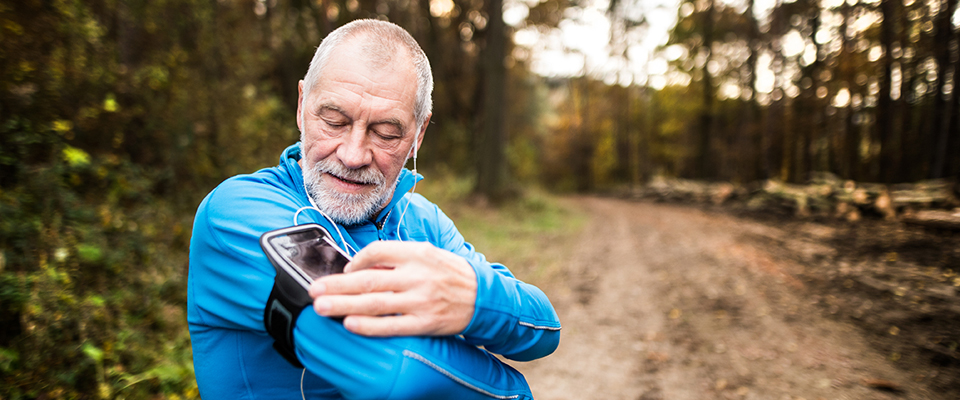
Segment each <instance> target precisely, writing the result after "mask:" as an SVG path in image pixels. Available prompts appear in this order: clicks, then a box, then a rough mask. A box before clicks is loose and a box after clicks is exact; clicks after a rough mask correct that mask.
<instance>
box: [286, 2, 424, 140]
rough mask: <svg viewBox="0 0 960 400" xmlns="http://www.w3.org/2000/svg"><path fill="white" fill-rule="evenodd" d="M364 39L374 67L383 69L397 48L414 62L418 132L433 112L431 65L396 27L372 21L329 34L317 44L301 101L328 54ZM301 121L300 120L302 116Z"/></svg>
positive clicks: (416, 45) (355, 24) (391, 24)
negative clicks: (356, 40)
mask: <svg viewBox="0 0 960 400" xmlns="http://www.w3.org/2000/svg"><path fill="white" fill-rule="evenodd" d="M362 34H363V35H364V36H365V38H364V41H363V42H362V46H363V49H364V52H365V53H366V54H367V55H368V56H369V57H370V60H371V61H372V62H373V63H374V65H375V66H376V67H381V66H383V65H386V63H388V62H389V61H390V60H391V57H392V56H393V55H394V54H396V51H397V47H398V46H400V47H402V48H405V49H406V50H407V53H408V54H410V58H412V59H413V67H414V70H415V72H416V74H417V98H416V104H414V107H413V116H414V119H415V120H416V122H417V131H419V130H420V128H422V127H423V123H424V122H426V120H427V116H429V115H430V112H431V111H432V110H433V99H432V97H431V95H432V93H433V72H432V71H431V70H430V61H429V60H427V55H426V54H425V53H424V52H423V49H421V48H420V45H419V44H417V41H416V40H414V39H413V36H410V33H408V32H407V31H406V30H404V29H403V28H401V27H399V26H397V25H396V24H393V23H390V22H386V21H380V20H375V19H358V20H355V21H352V22H350V23H348V24H346V25H344V26H341V27H339V28H337V29H335V30H334V31H333V32H330V34H329V35H327V37H326V38H324V39H323V41H322V42H320V46H319V47H317V52H316V53H314V55H313V60H312V61H310V68H309V69H308V70H307V75H306V76H305V77H304V78H303V97H304V98H307V96H308V94H309V93H310V90H312V89H313V86H314V85H316V83H317V80H319V79H320V71H321V70H323V68H324V67H325V66H326V65H327V62H329V61H330V54H331V53H333V49H335V48H336V47H337V46H338V45H340V44H341V43H343V42H344V41H345V40H346V39H349V38H352V37H356V36H360V35H362ZM301 117H302V116H301Z"/></svg>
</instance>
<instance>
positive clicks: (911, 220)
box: [903, 209, 960, 230]
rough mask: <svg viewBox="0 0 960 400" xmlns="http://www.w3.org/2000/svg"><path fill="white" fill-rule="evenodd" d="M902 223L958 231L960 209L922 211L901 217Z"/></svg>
mask: <svg viewBox="0 0 960 400" xmlns="http://www.w3.org/2000/svg"><path fill="white" fill-rule="evenodd" d="M903 222H904V223H907V224H911V225H920V226H925V227H928V228H938V229H949V230H960V209H956V210H953V211H941V210H923V211H917V212H915V213H911V214H907V215H904V216H903Z"/></svg>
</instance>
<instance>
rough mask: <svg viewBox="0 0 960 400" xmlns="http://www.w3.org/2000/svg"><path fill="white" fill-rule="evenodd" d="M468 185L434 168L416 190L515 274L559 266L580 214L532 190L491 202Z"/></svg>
mask: <svg viewBox="0 0 960 400" xmlns="http://www.w3.org/2000/svg"><path fill="white" fill-rule="evenodd" d="M472 186H473V182H472V181H471V180H470V179H467V178H463V177H459V176H455V175H453V174H449V173H442V172H440V173H431V174H429V179H425V180H424V181H423V182H421V183H420V184H419V185H417V192H418V193H421V194H423V195H424V196H426V197H427V198H428V199H430V200H431V201H433V202H434V203H436V204H437V205H439V206H440V208H441V209H442V210H443V211H444V212H445V213H446V214H447V215H448V216H450V218H451V219H453V221H454V223H455V224H456V225H457V228H458V229H459V230H460V233H461V234H463V236H464V237H465V238H466V240H467V241H468V242H470V243H472V244H473V245H474V246H475V247H476V249H477V251H479V252H481V253H483V254H484V255H486V256H487V259H488V260H490V261H493V262H499V263H502V264H504V265H506V266H507V267H508V268H510V270H511V271H513V273H514V274H515V275H516V276H517V277H518V278H520V279H522V280H525V281H530V282H531V283H536V282H538V281H543V280H545V279H548V278H549V277H550V276H551V275H552V273H553V272H555V271H558V270H559V266H560V265H561V263H562V262H563V261H564V259H565V255H566V254H567V252H566V251H565V250H566V249H568V248H570V246H569V244H570V243H571V242H572V241H573V239H574V238H575V237H576V235H577V233H578V232H579V231H580V228H581V227H582V226H583V222H584V221H585V219H586V218H585V214H584V213H582V212H580V211H579V210H577V209H575V208H573V207H571V206H570V205H569V204H568V202H566V201H564V199H563V198H560V197H556V196H553V195H551V194H548V193H546V192H544V191H542V190H539V189H536V188H531V189H525V190H524V192H523V193H522V194H521V195H520V196H519V197H517V198H515V199H513V200H510V201H507V202H505V203H504V204H500V205H498V206H492V205H489V204H487V203H486V202H484V201H481V200H478V198H477V197H475V196H472V195H471V193H470V189H471V188H472Z"/></svg>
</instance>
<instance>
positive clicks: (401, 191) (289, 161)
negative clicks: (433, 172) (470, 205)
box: [280, 142, 423, 224]
mask: <svg viewBox="0 0 960 400" xmlns="http://www.w3.org/2000/svg"><path fill="white" fill-rule="evenodd" d="M302 156H303V155H302V153H301V148H300V142H297V143H294V144H292V145H290V146H288V147H287V148H286V149H285V150H284V151H283V154H282V155H281V156H280V165H281V166H283V167H285V169H286V170H287V173H288V174H289V175H290V180H291V182H292V185H293V186H294V189H295V190H296V191H297V194H298V197H300V198H301V199H302V200H303V201H304V203H305V204H307V205H309V204H310V200H308V198H307V190H306V188H304V187H303V170H302V169H301V168H300V164H299V163H298V161H300V158H301V157H302ZM421 180H423V175H420V174H414V173H413V172H411V171H410V170H408V169H406V168H403V169H401V170H400V175H398V176H397V185H396V187H395V188H394V191H393V198H391V199H390V203H388V204H387V206H386V207H384V208H383V210H382V211H380V213H379V214H377V218H376V222H377V223H378V224H382V223H383V221H384V219H385V218H386V217H387V215H389V214H390V211H391V210H393V209H394V208H395V207H396V206H397V203H399V202H400V200H401V199H403V196H404V195H406V194H407V192H408V191H410V188H412V187H413V185H414V184H416V183H417V182H420V181H421Z"/></svg>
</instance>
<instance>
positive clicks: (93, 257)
mask: <svg viewBox="0 0 960 400" xmlns="http://www.w3.org/2000/svg"><path fill="white" fill-rule="evenodd" d="M77 254H79V255H80V259H81V260H83V261H86V262H97V261H100V260H101V259H102V258H103V252H102V251H100V248H99V247H97V246H94V245H92V244H81V245H79V246H77Z"/></svg>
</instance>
